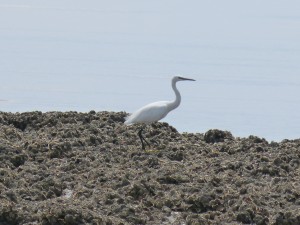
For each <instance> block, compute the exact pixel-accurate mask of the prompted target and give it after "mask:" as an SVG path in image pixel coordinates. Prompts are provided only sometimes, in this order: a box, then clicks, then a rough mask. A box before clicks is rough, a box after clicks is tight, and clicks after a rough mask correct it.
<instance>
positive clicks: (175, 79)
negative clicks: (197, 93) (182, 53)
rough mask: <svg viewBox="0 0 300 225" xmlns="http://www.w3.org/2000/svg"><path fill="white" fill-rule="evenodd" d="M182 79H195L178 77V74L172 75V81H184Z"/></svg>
mask: <svg viewBox="0 0 300 225" xmlns="http://www.w3.org/2000/svg"><path fill="white" fill-rule="evenodd" d="M184 80H189V81H196V80H194V79H190V78H185V77H180V76H175V77H173V81H174V82H177V81H184Z"/></svg>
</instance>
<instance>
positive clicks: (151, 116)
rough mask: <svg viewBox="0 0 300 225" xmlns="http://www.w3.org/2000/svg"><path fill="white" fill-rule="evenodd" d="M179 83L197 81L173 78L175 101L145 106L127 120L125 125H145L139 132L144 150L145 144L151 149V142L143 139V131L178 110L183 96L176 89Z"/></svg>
mask: <svg viewBox="0 0 300 225" xmlns="http://www.w3.org/2000/svg"><path fill="white" fill-rule="evenodd" d="M178 81H195V80H194V79H190V78H185V77H180V76H174V77H173V78H172V82H171V84H172V89H173V91H174V92H175V100H173V101H158V102H153V103H150V104H148V105H145V106H143V107H141V108H139V109H138V110H136V111H135V112H133V113H132V114H130V115H129V116H127V117H126V118H125V122H124V124H126V125H132V124H143V126H142V127H141V129H140V130H139V131H138V136H139V138H140V140H141V143H142V149H143V150H145V143H146V144H147V145H148V146H149V147H150V144H149V142H147V140H146V139H145V138H144V137H143V134H142V132H143V130H144V128H145V126H146V125H147V124H151V123H153V122H157V121H159V120H161V119H163V118H165V117H166V116H167V114H168V113H169V112H170V111H172V110H174V109H176V108H177V107H178V106H179V105H180V102H181V95H180V93H179V91H178V89H177V87H176V83H177V82H178ZM144 142H145V143H144Z"/></svg>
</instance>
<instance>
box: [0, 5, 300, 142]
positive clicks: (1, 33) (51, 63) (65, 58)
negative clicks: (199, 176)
mask: <svg viewBox="0 0 300 225" xmlns="http://www.w3.org/2000/svg"><path fill="white" fill-rule="evenodd" d="M0 21H1V22H0V79H1V80H0V111H11V112H24V111H33V110H40V111H43V112H45V111H71V110H76V111H83V112H87V111H90V110H96V111H104V110H107V111H126V112H133V111H134V110H135V109H137V108H139V107H140V106H143V105H145V104H147V103H150V102H153V101H159V100H172V99H173V98H174V93H173V91H172V89H171V85H170V82H171V78H172V77H173V76H174V75H181V76H184V77H188V78H194V79H196V80H197V81H196V82H188V81H186V82H180V83H178V85H177V86H178V89H179V90H180V92H181V94H182V103H181V105H180V106H179V108H177V109H176V110H175V111H174V112H171V113H170V114H169V115H168V116H167V117H166V118H165V119H164V120H163V121H165V122H168V123H169V124H170V125H172V126H174V127H175V128H176V129H177V130H178V131H180V132H200V133H203V132H205V131H207V130H208V129H212V128H217V129H222V130H229V131H231V132H232V134H233V135H234V136H240V137H246V136H249V135H256V136H259V137H264V138H266V139H267V140H269V141H281V140H282V139H296V138H300V113H299V111H300V104H299V101H300V1H298V0H297V1H296V0H290V1H283V0H278V1H271V0H265V1H258V0H252V1H240V0H227V1H221V0H219V1H201V0H198V1H193V0H191V1H179V0H164V1H158V0H154V1H140V0H125V1H124V0H113V1H99V0H89V1H80V0H64V1H58V0H55V1H41V0H27V1H21V0H1V1H0Z"/></svg>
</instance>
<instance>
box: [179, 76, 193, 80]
mask: <svg viewBox="0 0 300 225" xmlns="http://www.w3.org/2000/svg"><path fill="white" fill-rule="evenodd" d="M179 79H180V80H190V81H196V80H194V79H190V78H185V77H179Z"/></svg>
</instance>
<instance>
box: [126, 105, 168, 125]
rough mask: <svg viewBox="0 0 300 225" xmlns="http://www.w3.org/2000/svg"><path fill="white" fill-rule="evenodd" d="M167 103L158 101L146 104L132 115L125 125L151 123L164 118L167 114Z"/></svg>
mask: <svg viewBox="0 0 300 225" xmlns="http://www.w3.org/2000/svg"><path fill="white" fill-rule="evenodd" d="M167 103H168V102H167V101H160V102H154V103H151V104H148V105H146V106H144V107H142V108H140V109H138V110H137V111H136V112H134V113H132V114H131V115H130V116H129V117H128V118H127V119H126V121H125V124H132V123H151V122H156V121H159V120H161V119H162V118H164V117H165V116H166V115H167V114H168V112H169V111H168V107H167Z"/></svg>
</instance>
